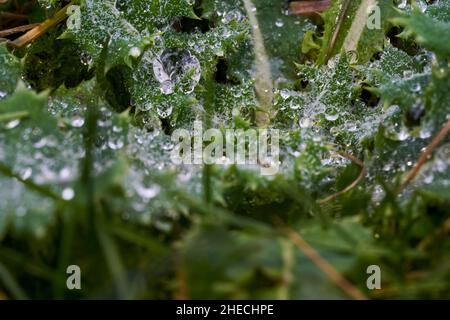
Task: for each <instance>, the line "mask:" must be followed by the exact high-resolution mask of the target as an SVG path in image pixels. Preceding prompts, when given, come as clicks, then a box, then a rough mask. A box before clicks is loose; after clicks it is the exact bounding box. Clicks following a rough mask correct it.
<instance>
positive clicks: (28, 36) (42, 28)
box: [11, 2, 72, 48]
mask: <svg viewBox="0 0 450 320" xmlns="http://www.w3.org/2000/svg"><path fill="white" fill-rule="evenodd" d="M71 5H72V2H71V3H69V4H68V5H67V6H65V7H64V8H62V9H61V10H59V11H58V12H57V13H56V14H55V15H54V16H53V17H51V18H49V19H47V20H45V21H44V22H42V23H41V24H39V25H38V26H37V27H35V28H33V29H31V30H30V31H28V32H27V33H25V34H24V35H23V36H21V37H20V38H18V39H16V40H14V41H12V42H11V43H12V44H13V45H14V46H16V47H19V48H20V47H22V46H24V45H26V44H28V43H30V42H32V41H33V40H35V39H36V38H38V37H39V36H41V35H42V34H44V33H45V32H46V31H47V30H48V29H50V28H51V27H53V26H55V25H57V24H58V23H60V22H61V21H63V20H64V19H66V18H67V9H68V8H69V7H70V6H71Z"/></svg>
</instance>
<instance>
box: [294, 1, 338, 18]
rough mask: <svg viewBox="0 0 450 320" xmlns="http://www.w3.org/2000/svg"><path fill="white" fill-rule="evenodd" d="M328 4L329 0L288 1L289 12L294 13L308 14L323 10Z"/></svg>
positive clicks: (329, 3)
mask: <svg viewBox="0 0 450 320" xmlns="http://www.w3.org/2000/svg"><path fill="white" fill-rule="evenodd" d="M330 5H331V0H319V1H294V2H291V3H290V7H291V12H292V14H294V15H310V14H312V13H317V12H324V11H326V10H327V9H328V8H329V7H330Z"/></svg>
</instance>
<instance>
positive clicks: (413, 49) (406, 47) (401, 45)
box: [386, 26, 420, 56]
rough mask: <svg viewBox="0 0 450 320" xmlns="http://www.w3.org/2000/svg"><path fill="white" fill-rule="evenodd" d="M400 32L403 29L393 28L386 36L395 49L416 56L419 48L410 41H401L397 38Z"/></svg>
mask: <svg viewBox="0 0 450 320" xmlns="http://www.w3.org/2000/svg"><path fill="white" fill-rule="evenodd" d="M402 32H403V28H400V27H397V26H394V27H392V28H391V29H390V30H389V31H388V33H387V34H386V36H387V37H388V38H389V40H390V41H391V44H392V45H393V46H394V47H396V48H397V49H400V50H402V51H404V52H406V53H407V54H409V55H411V56H414V55H416V54H418V53H419V51H420V46H419V45H418V44H417V43H415V42H414V41H412V40H410V39H403V38H400V37H398V35H399V34H401V33H402Z"/></svg>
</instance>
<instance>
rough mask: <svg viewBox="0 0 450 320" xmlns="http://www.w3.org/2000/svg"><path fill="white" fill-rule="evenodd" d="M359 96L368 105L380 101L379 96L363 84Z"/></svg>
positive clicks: (373, 104)
mask: <svg viewBox="0 0 450 320" xmlns="http://www.w3.org/2000/svg"><path fill="white" fill-rule="evenodd" d="M359 98H360V99H361V100H362V101H363V102H365V103H366V105H368V106H369V107H376V106H377V105H378V103H379V102H380V98H379V97H377V96H376V95H375V94H374V93H373V92H371V91H370V90H369V89H368V87H365V86H363V87H362V88H361V93H360V95H359Z"/></svg>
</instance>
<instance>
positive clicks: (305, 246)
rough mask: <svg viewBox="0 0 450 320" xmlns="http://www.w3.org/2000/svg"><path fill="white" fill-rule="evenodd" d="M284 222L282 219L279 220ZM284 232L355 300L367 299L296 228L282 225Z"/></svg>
mask: <svg viewBox="0 0 450 320" xmlns="http://www.w3.org/2000/svg"><path fill="white" fill-rule="evenodd" d="M278 222H279V223H282V222H281V220H278ZM281 229H282V231H283V233H285V234H286V236H287V237H288V238H289V239H290V240H291V241H292V243H294V244H295V246H296V247H297V248H298V249H300V251H302V252H303V253H304V254H305V255H306V256H307V257H308V259H310V260H311V261H312V262H313V263H314V264H315V265H316V266H317V267H318V268H319V269H320V270H322V271H323V272H324V273H325V275H326V276H327V277H328V278H329V279H330V280H331V281H332V282H333V283H335V284H336V285H337V286H338V287H339V288H341V289H342V291H344V292H345V293H346V294H347V295H348V296H349V297H351V298H353V299H355V300H367V297H366V296H365V295H364V293H362V292H361V291H360V290H359V289H358V288H357V287H355V286H354V285H353V284H352V283H351V282H350V281H349V280H347V279H346V278H345V277H344V276H343V275H342V274H341V273H339V271H337V270H336V268H334V267H333V265H331V264H330V263H329V262H328V261H327V260H325V259H324V258H323V257H322V256H321V255H320V253H319V252H317V251H316V250H315V249H314V248H313V247H312V246H311V245H310V244H309V243H308V242H307V241H306V240H305V239H303V237H302V236H301V235H300V234H299V233H298V232H296V231H295V230H293V229H291V228H289V227H287V226H284V225H281Z"/></svg>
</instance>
